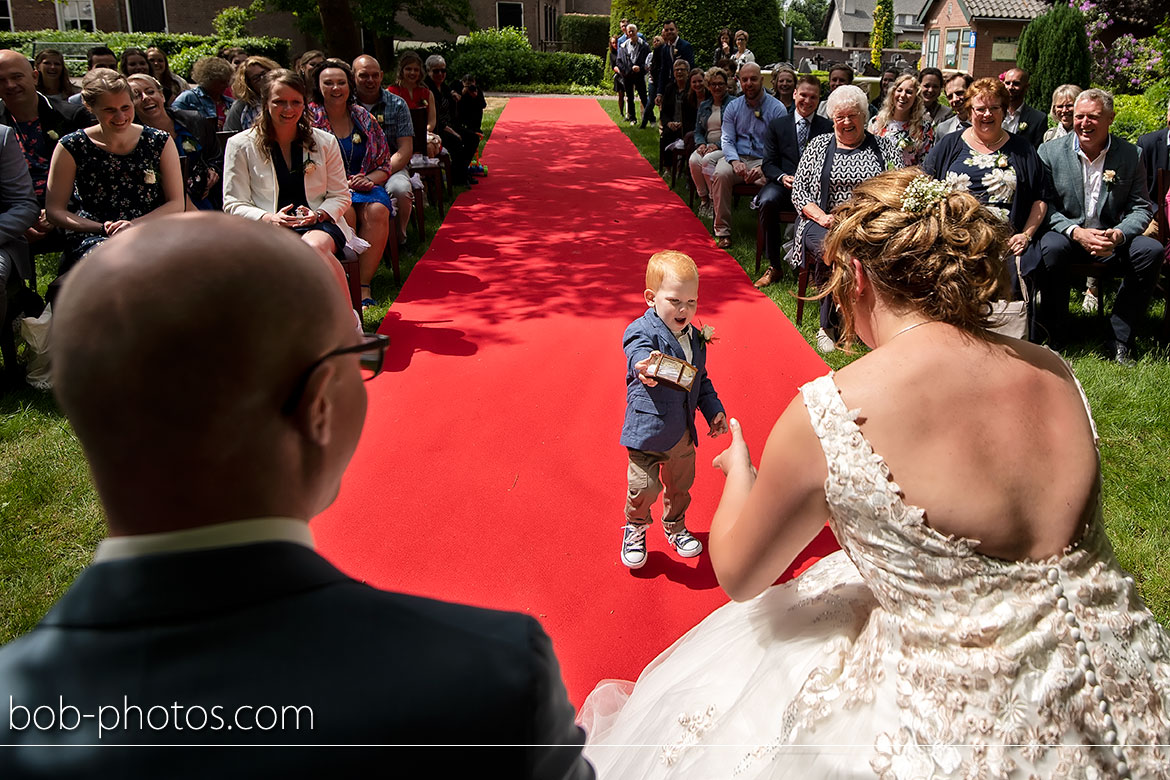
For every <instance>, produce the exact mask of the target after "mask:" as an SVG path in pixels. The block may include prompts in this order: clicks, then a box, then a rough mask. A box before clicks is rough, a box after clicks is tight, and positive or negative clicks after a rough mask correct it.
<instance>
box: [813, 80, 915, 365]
mask: <svg viewBox="0 0 1170 780" xmlns="http://www.w3.org/2000/svg"><path fill="white" fill-rule="evenodd" d="M916 86H917V85H916ZM915 94H917V90H916V91H915ZM825 102H826V103H827V104H828V109H827V112H828V114H829V118H830V119H831V120H832V122H833V132H832V133H825V134H824V135H818V136H816V137H815V138H812V139H811V140H809V142H808V144H807V145H806V146H805V147H804V153H803V154H801V156H800V163H799V164H798V165H797V167H796V178H795V179H794V180H793V182H792V205H793V208H795V209H796V237H795V239H794V241H795V249H794V251H795V252H796V259H797V260H798V262H797V265H798V266H799V265H801V264H805V265H807V266H808V267H809V269H810V271H811V272H812V276H813V281H814V282H816V283H817V284H818V285H823V283H824V281H825V280H826V279H827V278H828V271H827V266H826V265H825V263H824V262H822V252H821V245H822V244H823V243H824V241H825V235H826V234H827V233H828V231H829V228H831V227H832V226H833V215H832V214H831V213H830V212H831V211H832V210H833V209H834V208H836V207H837V206H839V205H840V204H842V203H844V202H845V201H847V200H849V197H850V196H851V195H852V194H853V188H854V187H856V186H857V185H858V184H860V183H861V182H863V181H865V180H866V179H868V178H870V177H871V176H877V175H878V174H879V173H881V172H882V171H884V170H887V169H889V168H902V167H903V166H904V165H905V163H904V162H903V161H902V153H901V152H900V151H899V150H898V148H897V147H896V146H894V144H893V143H892V142H891V141H890V139H888V138H882V137H879V136H875V135H873V134H872V133H869V132H867V131H866V129H865V121H866V117H867V116H868V114H869V101H868V100H866V99H865V93H864V92H862V91H861V89H860V88H859V87H855V86H853V85H852V84H844V85H842V86H839V87H837V89H835V90H833V91H832V92H831V93H829V99H828V100H826V101H825ZM883 110H885V109H883ZM826 185H827V186H826ZM836 342H837V326H836V313H835V311H834V309H833V302H832V300H831V299H830V298H828V297H826V298H822V299H821V326H820V329H819V330H818V331H817V349H819V350H820V351H821V352H832V351H833V350H834V349H836Z"/></svg>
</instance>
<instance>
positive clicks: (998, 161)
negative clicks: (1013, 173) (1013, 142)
mask: <svg viewBox="0 0 1170 780" xmlns="http://www.w3.org/2000/svg"><path fill="white" fill-rule="evenodd" d="M1008 164H1009V162H1008V156H1007V155H1006V154H1004V153H1003V152H1000V153H999V154H997V155H996V156H995V167H997V168H1006V167H1008Z"/></svg>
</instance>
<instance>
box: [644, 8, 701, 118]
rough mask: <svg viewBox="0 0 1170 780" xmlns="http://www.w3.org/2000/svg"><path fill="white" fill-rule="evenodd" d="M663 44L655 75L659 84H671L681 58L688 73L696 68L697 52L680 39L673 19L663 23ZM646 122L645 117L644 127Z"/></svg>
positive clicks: (657, 102) (657, 101) (656, 103)
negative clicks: (685, 63)
mask: <svg viewBox="0 0 1170 780" xmlns="http://www.w3.org/2000/svg"><path fill="white" fill-rule="evenodd" d="M662 42H663V45H662V52H661V54H660V56H659V58H658V63H657V65H656V66H655V67H656V68H657V71H656V72H655V73H654V74H653V75H654V77H655V78H657V79H658V83H659V84H669V83H670V79H671V74H672V73H673V72H674V61H675V60H676V59H678V58H680V57H681V58H682V59H684V60H686V61H687V70H688V71H689V70H690V69H691V68H693V67H695V50H694V48H692V46H691V44H690V42H688V41H687V40H685V39H683V38H680V37H679V32H678V25H677V24H676V23H675V21H674V20H673V19H667V20H666V21H664V22H663V23H662ZM661 103H662V101H661V100H655V105H660V104H661ZM644 120H645V117H643V122H642V125H643V127H644V126H645V125H646V122H645V121H644ZM650 121H654V117H653V116H651V117H650Z"/></svg>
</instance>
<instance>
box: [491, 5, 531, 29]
mask: <svg viewBox="0 0 1170 780" xmlns="http://www.w3.org/2000/svg"><path fill="white" fill-rule="evenodd" d="M496 27H498V28H500V29H501V30H502V29H503V28H505V27H515V28H516V29H523V27H524V4H523V3H496Z"/></svg>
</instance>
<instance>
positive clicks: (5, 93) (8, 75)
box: [0, 49, 37, 106]
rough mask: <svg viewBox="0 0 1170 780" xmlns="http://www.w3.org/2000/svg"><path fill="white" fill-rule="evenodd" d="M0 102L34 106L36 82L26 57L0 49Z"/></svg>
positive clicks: (16, 52)
mask: <svg viewBox="0 0 1170 780" xmlns="http://www.w3.org/2000/svg"><path fill="white" fill-rule="evenodd" d="M0 100H3V101H4V103H5V104H6V105H20V106H24V105H35V104H36V100H37V80H36V77H35V76H34V75H33V69H32V64H30V63H29V61H28V57H25V56H24V55H23V54H21V53H20V52H18V51H12V50H10V49H0Z"/></svg>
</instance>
